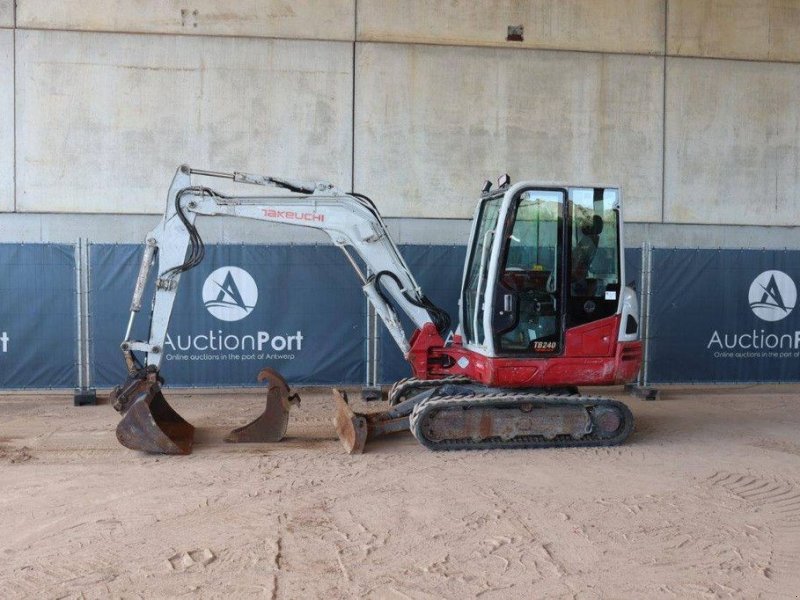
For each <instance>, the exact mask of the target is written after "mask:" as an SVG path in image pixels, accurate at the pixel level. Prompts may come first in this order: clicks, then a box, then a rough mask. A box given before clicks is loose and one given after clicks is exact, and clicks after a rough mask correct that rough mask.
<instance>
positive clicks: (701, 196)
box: [664, 58, 800, 225]
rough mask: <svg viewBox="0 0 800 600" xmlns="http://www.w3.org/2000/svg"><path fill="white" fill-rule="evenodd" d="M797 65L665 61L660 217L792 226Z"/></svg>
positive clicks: (799, 150) (797, 190) (799, 94)
mask: <svg viewBox="0 0 800 600" xmlns="http://www.w3.org/2000/svg"><path fill="white" fill-rule="evenodd" d="M798 98H800V65H792V64H782V63H775V64H766V63H753V62H742V61H721V60H707V59H687V58H675V59H669V63H668V67H667V114H666V156H665V210H664V213H665V221H667V222H675V223H716V224H749V225H797V215H798V212H800V104H799V103H798V102H797V99H798Z"/></svg>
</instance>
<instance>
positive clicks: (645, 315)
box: [641, 242, 653, 387]
mask: <svg viewBox="0 0 800 600" xmlns="http://www.w3.org/2000/svg"><path fill="white" fill-rule="evenodd" d="M652 259H653V247H652V246H651V245H650V242H644V243H643V244H642V273H641V280H642V344H643V346H644V357H643V360H642V375H641V385H642V387H648V385H649V384H650V298H651V297H652V292H653V289H652V286H653V268H652Z"/></svg>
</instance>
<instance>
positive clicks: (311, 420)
mask: <svg viewBox="0 0 800 600" xmlns="http://www.w3.org/2000/svg"><path fill="white" fill-rule="evenodd" d="M614 392H615V393H614V394H613V395H615V396H617V397H620V398H625V399H627V400H626V401H627V402H628V403H629V405H630V406H631V407H632V409H633V412H634V414H635V415H636V419H637V426H636V432H635V433H634V435H633V436H632V438H631V440H630V441H629V443H628V444H626V445H624V446H621V447H617V448H612V449H588V450H587V449H564V450H544V451H543V450H533V451H504V452H503V451H480V452H453V453H433V452H430V451H428V450H425V449H424V448H422V447H421V446H419V445H417V443H416V442H415V441H414V439H413V438H412V437H411V436H410V435H409V434H407V433H406V434H398V435H395V436H393V437H391V438H387V439H385V440H381V441H377V442H374V443H372V444H371V445H370V446H368V453H367V454H364V455H362V456H347V455H345V454H344V453H343V451H342V449H341V447H340V445H339V442H338V440H337V439H336V438H335V433H334V430H333V427H332V425H331V417H332V402H331V400H330V398H329V395H328V393H324V392H322V391H321V390H316V391H306V393H305V394H304V397H303V403H302V405H301V407H300V408H299V409H297V410H296V411H294V412H293V416H292V422H291V425H290V429H289V436H290V437H289V439H287V440H285V441H284V442H281V443H280V444H273V445H266V444H263V445H262V444H258V445H232V444H225V443H224V442H222V437H223V436H224V433H225V432H226V431H227V430H228V429H229V428H231V427H233V426H236V425H240V424H243V423H244V422H246V421H247V420H249V419H248V417H253V416H255V415H256V414H257V413H258V412H259V410H260V408H261V403H262V400H261V396H260V395H256V394H253V393H238V394H230V393H225V394H223V395H210V394H200V393H194V394H192V395H188V394H177V393H173V394H171V395H168V398H169V399H170V402H171V403H172V404H173V405H174V406H175V407H176V408H177V409H178V410H179V412H181V413H182V414H183V415H184V416H185V417H187V418H188V419H189V420H190V421H192V422H193V423H195V424H196V425H197V426H198V427H200V428H201V429H200V430H199V432H198V436H197V440H196V449H195V453H194V454H192V455H191V456H187V457H156V456H148V455H144V454H140V453H137V452H133V451H130V450H127V449H125V448H123V447H121V446H119V445H117V442H116V440H115V437H114V427H115V425H116V422H117V419H118V417H117V414H116V413H115V412H114V411H113V410H112V409H111V408H110V407H109V406H107V405H105V406H97V407H83V408H75V407H72V406H70V398H65V397H64V396H60V397H59V396H52V395H50V396H37V395H24V396H23V395H19V396H15V395H6V396H2V397H0V492H1V493H0V506H2V512H1V513H0V515H2V519H0V590H1V591H0V596H2V597H3V598H28V597H35V598H108V597H126V598H136V597H144V598H162V597H178V596H192V597H225V598H242V597H266V598H397V599H402V598H473V597H481V598H575V599H590V598H661V597H663V598H729V597H730V598H798V597H799V596H798V594H800V591H798V590H800V433H798V431H800V410H798V408H799V407H800V402H799V399H798V393H800V388H797V387H777V386H775V387H758V388H748V389H745V390H741V389H739V390H733V389H717V390H699V389H690V390H685V389H684V390H672V391H668V392H665V393H663V395H662V398H661V400H659V401H657V402H645V401H642V400H639V399H636V398H632V397H629V396H625V395H624V394H622V392H621V391H620V390H614Z"/></svg>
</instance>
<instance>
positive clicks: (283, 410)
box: [225, 367, 300, 443]
mask: <svg viewBox="0 0 800 600" xmlns="http://www.w3.org/2000/svg"><path fill="white" fill-rule="evenodd" d="M258 380H259V381H266V382H267V385H268V386H269V387H268V389H267V406H266V408H264V412H263V413H261V414H260V415H259V416H258V418H257V419H255V420H254V421H252V422H250V423H248V424H247V425H244V426H243V427H238V428H236V429H234V430H233V431H231V432H230V433H229V434H228V435H227V436H226V437H225V441H226V442H232V443H257V442H280V441H281V440H282V439H283V436H285V435H286V428H287V426H288V425H289V409H291V407H292V406H295V405H296V404H300V397H299V396H298V395H297V394H292V393H291V391H290V390H289V384H287V383H286V380H285V379H284V378H283V377H282V376H281V374H280V373H278V372H277V371H276V370H274V369H270V368H269V367H265V368H264V369H262V370H261V372H260V373H259V374H258Z"/></svg>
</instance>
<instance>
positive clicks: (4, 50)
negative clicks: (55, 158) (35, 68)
mask: <svg viewBox="0 0 800 600" xmlns="http://www.w3.org/2000/svg"><path fill="white" fill-rule="evenodd" d="M10 210H14V32H13V31H12V30H10V29H4V30H0V211H10Z"/></svg>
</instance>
